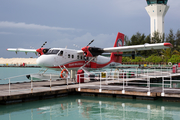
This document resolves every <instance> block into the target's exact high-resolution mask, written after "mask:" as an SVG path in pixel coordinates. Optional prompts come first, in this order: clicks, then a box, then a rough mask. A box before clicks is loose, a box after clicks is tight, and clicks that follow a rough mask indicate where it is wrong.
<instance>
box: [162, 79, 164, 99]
mask: <svg viewBox="0 0 180 120" xmlns="http://www.w3.org/2000/svg"><path fill="white" fill-rule="evenodd" d="M161 96H164V77H162V93H161Z"/></svg>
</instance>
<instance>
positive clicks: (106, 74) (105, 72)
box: [105, 71, 108, 85]
mask: <svg viewBox="0 0 180 120" xmlns="http://www.w3.org/2000/svg"><path fill="white" fill-rule="evenodd" d="M105 73H106V85H107V84H108V82H107V71H106V72H105Z"/></svg>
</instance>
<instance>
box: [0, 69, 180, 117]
mask: <svg viewBox="0 0 180 120" xmlns="http://www.w3.org/2000/svg"><path fill="white" fill-rule="evenodd" d="M39 70H40V68H4V67H1V68H0V79H4V78H7V77H11V76H17V75H22V74H29V73H37V72H38V71H39ZM23 79H25V80H27V79H26V78H25V77H24V78H23ZM0 82H1V84H2V83H3V82H4V80H0ZM59 119H66V120H77V119H78V120H106V119H107V120H109V119H111V120H116V119H117V120H119V119H120V120H123V119H124V120H132V119H133V120H139V119H141V120H150V119H151V120H179V119H180V104H179V103H172V102H162V101H161V100H158V101H145V100H133V99H120V98H105V97H85V96H80V95H73V96H67V97H61V98H53V99H47V100H39V101H34V102H26V103H20V104H14V105H7V106H5V105H0V120H59Z"/></svg>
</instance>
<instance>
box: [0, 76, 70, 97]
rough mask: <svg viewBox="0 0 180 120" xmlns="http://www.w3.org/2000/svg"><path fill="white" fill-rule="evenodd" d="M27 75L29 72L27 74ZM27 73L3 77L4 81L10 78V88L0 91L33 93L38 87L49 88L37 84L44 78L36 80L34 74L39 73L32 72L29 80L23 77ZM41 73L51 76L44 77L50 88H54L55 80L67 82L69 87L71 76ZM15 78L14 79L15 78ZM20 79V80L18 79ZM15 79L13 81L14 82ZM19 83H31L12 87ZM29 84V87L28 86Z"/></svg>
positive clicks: (62, 82)
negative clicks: (63, 76) (61, 76)
mask: <svg viewBox="0 0 180 120" xmlns="http://www.w3.org/2000/svg"><path fill="white" fill-rule="evenodd" d="M26 75H27V74H26ZM26 75H19V76H14V77H9V78H5V79H2V80H3V81H7V80H8V89H3V90H1V91H0V92H7V91H8V94H9V95H11V93H12V92H17V91H21V92H22V91H26V90H27V91H29V90H30V91H31V93H33V91H34V90H37V89H47V87H41V86H40V85H36V86H35V84H36V83H37V82H42V80H34V78H33V75H37V74H30V79H29V80H28V79H27V78H26V79H25V78H22V77H25V76H26ZM39 75H47V76H49V78H47V77H45V78H43V82H49V88H50V90H51V88H52V82H55V81H57V80H58V81H61V84H66V85H67V89H68V82H69V80H68V79H69V78H60V75H59V74H54V73H47V74H39ZM13 79H14V80H13ZM17 79H18V80H17ZM12 81H13V82H12ZM12 83H14V84H17V83H30V85H26V86H25V87H21V88H17V87H16V88H12V86H13V85H14V84H12ZM1 85H7V84H1ZM27 86H28V88H27Z"/></svg>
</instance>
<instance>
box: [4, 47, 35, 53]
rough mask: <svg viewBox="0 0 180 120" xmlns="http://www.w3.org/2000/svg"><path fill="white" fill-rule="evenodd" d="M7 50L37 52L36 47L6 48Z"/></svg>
mask: <svg viewBox="0 0 180 120" xmlns="http://www.w3.org/2000/svg"><path fill="white" fill-rule="evenodd" d="M7 51H14V52H16V53H17V52H25V53H27V52H32V53H37V51H36V49H24V48H8V49H7Z"/></svg>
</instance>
